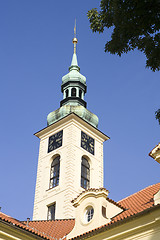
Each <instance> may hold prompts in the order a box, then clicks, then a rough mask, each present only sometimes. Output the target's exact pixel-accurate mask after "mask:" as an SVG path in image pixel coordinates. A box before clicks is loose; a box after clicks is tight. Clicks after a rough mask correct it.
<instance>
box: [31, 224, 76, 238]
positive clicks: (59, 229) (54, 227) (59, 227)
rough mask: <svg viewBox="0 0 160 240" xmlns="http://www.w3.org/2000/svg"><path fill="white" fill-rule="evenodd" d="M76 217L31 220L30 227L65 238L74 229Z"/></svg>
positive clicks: (53, 236)
mask: <svg viewBox="0 0 160 240" xmlns="http://www.w3.org/2000/svg"><path fill="white" fill-rule="evenodd" d="M74 224H75V220H74V219H64V220H55V221H53V220H52V221H49V220H48V221H45V220H44V221H30V222H29V227H32V228H33V229H36V230H38V231H40V232H43V233H45V234H47V235H48V236H50V237H52V238H57V239H59V238H64V237H65V236H66V235H67V234H68V233H70V231H71V230H72V229H73V227H74Z"/></svg>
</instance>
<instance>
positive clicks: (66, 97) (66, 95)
mask: <svg viewBox="0 0 160 240" xmlns="http://www.w3.org/2000/svg"><path fill="white" fill-rule="evenodd" d="M67 97H68V89H67V90H66V98H67Z"/></svg>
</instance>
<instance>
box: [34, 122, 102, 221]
mask: <svg viewBox="0 0 160 240" xmlns="http://www.w3.org/2000/svg"><path fill="white" fill-rule="evenodd" d="M62 129H63V142H62V147H60V148H58V149H56V150H54V151H52V152H50V153H47V152H48V139H49V137H50V136H52V135H53V134H55V133H56V132H58V131H61V130H62ZM81 131H84V132H85V133H87V134H88V135H89V136H91V137H92V138H94V139H95V155H92V154H90V153H88V152H87V151H86V150H84V149H83V148H81ZM103 141H104V140H103V139H102V138H100V137H99V136H97V135H96V134H95V133H94V131H91V130H89V129H87V128H86V127H85V126H83V125H82V124H80V123H79V122H78V121H75V119H74V120H73V121H69V122H66V123H65V124H63V125H59V126H58V127H56V128H55V129H52V131H48V132H47V133H46V134H45V135H42V136H41V140H40V149H39V159H38V168H37V182H36V190H35V202H34V212H33V220H40V219H41V220H43V219H44V220H45V219H47V206H48V205H50V204H51V203H55V202H56V219H64V218H73V217H75V209H74V207H73V206H72V204H71V200H72V199H73V198H75V197H76V196H77V195H78V194H79V193H80V192H81V191H82V190H84V189H83V188H81V186H80V181H81V158H82V156H83V155H85V156H87V157H88V158H89V161H90V169H91V173H90V187H91V188H99V187H103ZM57 154H59V155H60V181H59V186H57V187H55V188H52V189H49V180H50V167H51V162H52V159H53V157H54V156H55V155H57Z"/></svg>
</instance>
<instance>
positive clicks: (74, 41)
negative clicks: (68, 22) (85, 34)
mask: <svg viewBox="0 0 160 240" xmlns="http://www.w3.org/2000/svg"><path fill="white" fill-rule="evenodd" d="M77 42H78V40H77V38H76V19H75V24H74V38H73V44H74V53H76V44H77Z"/></svg>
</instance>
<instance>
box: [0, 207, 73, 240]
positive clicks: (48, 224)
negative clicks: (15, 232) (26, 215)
mask: <svg viewBox="0 0 160 240" xmlns="http://www.w3.org/2000/svg"><path fill="white" fill-rule="evenodd" d="M0 221H3V222H7V223H10V224H12V226H16V227H18V228H20V229H23V230H26V231H29V232H30V233H33V234H35V235H38V236H39V237H42V238H43V239H49V240H50V239H56V238H57V239H59V238H63V239H65V236H66V235H67V234H68V233H69V232H70V231H71V230H72V229H73V227H74V223H75V220H74V219H67V220H55V221H47V220H46V221H30V222H29V226H27V225H26V222H20V221H18V220H17V219H15V218H12V217H10V216H8V215H6V214H4V213H1V212H0Z"/></svg>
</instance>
